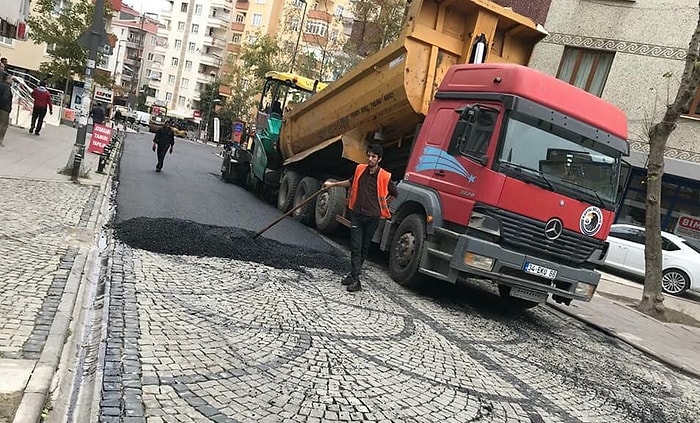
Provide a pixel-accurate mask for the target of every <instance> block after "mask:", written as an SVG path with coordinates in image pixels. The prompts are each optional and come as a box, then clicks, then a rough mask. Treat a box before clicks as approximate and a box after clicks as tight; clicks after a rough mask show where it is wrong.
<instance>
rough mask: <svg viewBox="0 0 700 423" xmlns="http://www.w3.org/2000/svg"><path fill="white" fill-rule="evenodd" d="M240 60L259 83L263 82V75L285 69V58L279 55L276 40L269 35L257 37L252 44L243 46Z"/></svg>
mask: <svg viewBox="0 0 700 423" xmlns="http://www.w3.org/2000/svg"><path fill="white" fill-rule="evenodd" d="M240 58H241V60H242V61H243V63H244V64H245V66H246V67H247V68H248V69H250V70H251V72H252V73H253V75H254V76H255V77H256V79H257V80H258V81H260V82H261V81H264V80H265V74H266V73H268V72H270V71H272V70H285V69H287V67H286V66H285V58H284V57H283V56H282V55H280V47H279V45H278V44H277V39H276V38H275V37H273V36H271V35H269V34H263V35H260V36H258V37H257V39H256V40H255V42H254V43H252V44H244V45H243V47H242V49H241V55H240Z"/></svg>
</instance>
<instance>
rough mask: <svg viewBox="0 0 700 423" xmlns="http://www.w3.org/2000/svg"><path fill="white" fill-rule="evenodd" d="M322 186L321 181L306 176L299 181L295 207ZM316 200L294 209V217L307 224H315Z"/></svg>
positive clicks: (295, 195)
mask: <svg viewBox="0 0 700 423" xmlns="http://www.w3.org/2000/svg"><path fill="white" fill-rule="evenodd" d="M320 188H321V183H320V182H319V181H317V180H316V179H314V178H311V177H309V176H306V177H305V178H304V179H302V180H301V182H299V186H298V187H297V190H296V193H295V194H294V207H296V206H298V205H299V204H301V203H302V202H303V201H304V200H306V199H307V198H309V197H310V196H311V195H312V194H315V193H316V191H318V190H319V189H320ZM315 209H316V202H315V201H309V202H308V203H306V205H304V207H299V208H298V209H296V210H294V218H295V219H297V220H298V221H300V222H301V223H303V224H304V225H307V226H313V224H314V210H315Z"/></svg>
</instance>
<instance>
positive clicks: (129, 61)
mask: <svg viewBox="0 0 700 423" xmlns="http://www.w3.org/2000/svg"><path fill="white" fill-rule="evenodd" d="M123 63H124V64H125V65H129V66H135V67H136V68H138V67H139V65H140V64H141V58H140V57H137V56H131V57H129V56H125V57H124V61H123Z"/></svg>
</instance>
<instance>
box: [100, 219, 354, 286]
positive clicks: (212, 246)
mask: <svg viewBox="0 0 700 423" xmlns="http://www.w3.org/2000/svg"><path fill="white" fill-rule="evenodd" d="M112 227H113V229H114V236H115V237H116V238H117V239H119V240H120V241H122V242H124V243H125V244H127V245H129V246H131V247H133V248H139V249H143V250H147V251H151V252H154V253H160V254H172V255H187V256H197V257H222V258H230V259H234V260H241V261H251V262H255V263H260V264H264V265H267V266H270V267H274V268H276V269H292V270H302V269H303V268H305V267H306V268H318V269H328V270H331V271H333V272H335V273H338V274H342V273H345V272H346V271H347V270H348V265H349V264H348V261H349V260H348V257H347V256H346V255H344V254H342V253H340V252H338V251H336V250H333V251H332V252H321V251H317V250H313V249H309V248H304V247H299V246H294V245H288V244H283V243H280V242H278V241H275V240H271V239H268V238H265V237H264V236H259V237H257V238H253V235H254V234H255V233H254V232H251V231H247V230H245V229H240V228H232V227H224V226H213V225H204V224H200V223H197V222H192V221H189V220H181V219H168V218H149V217H138V218H133V219H129V220H125V221H122V222H118V223H116V224H114V225H113V226H112Z"/></svg>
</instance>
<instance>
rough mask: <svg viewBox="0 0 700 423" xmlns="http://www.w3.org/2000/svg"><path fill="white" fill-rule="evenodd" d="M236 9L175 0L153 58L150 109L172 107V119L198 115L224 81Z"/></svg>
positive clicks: (225, 3)
mask: <svg viewBox="0 0 700 423" xmlns="http://www.w3.org/2000/svg"><path fill="white" fill-rule="evenodd" d="M232 9H233V3H232V2H231V1H229V0H208V1H205V0H175V1H174V2H172V9H171V10H169V11H166V12H162V13H161V14H160V18H159V21H160V24H161V26H160V27H159V28H158V31H157V40H156V45H155V48H154V51H153V57H152V60H149V59H151V57H147V58H146V60H147V62H146V70H145V76H146V78H148V81H149V83H148V87H149V88H150V92H149V93H148V97H147V100H146V101H147V103H148V104H159V105H162V106H165V107H167V109H168V116H173V117H178V118H185V119H186V118H193V117H195V116H197V115H198V111H199V109H200V107H199V101H200V94H201V92H202V90H203V89H204V87H205V86H206V85H207V84H210V83H212V82H214V81H216V79H217V78H219V77H220V76H221V69H222V66H223V64H224V63H225V62H224V61H225V55H226V44H227V43H226V38H227V36H228V30H229V26H230V25H231V11H232Z"/></svg>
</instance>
